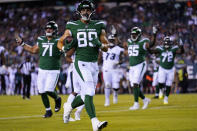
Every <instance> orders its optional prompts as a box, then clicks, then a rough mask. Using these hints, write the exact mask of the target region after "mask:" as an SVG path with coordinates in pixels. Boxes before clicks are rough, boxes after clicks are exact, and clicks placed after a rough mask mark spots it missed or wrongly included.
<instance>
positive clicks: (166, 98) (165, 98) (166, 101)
mask: <svg viewBox="0 0 197 131" xmlns="http://www.w3.org/2000/svg"><path fill="white" fill-rule="evenodd" d="M163 104H164V105H167V104H168V97H167V96H165V97H164V99H163Z"/></svg>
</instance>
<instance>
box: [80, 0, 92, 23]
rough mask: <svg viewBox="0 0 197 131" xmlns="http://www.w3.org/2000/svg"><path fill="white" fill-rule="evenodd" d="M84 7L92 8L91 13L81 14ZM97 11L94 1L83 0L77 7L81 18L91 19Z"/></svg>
mask: <svg viewBox="0 0 197 131" xmlns="http://www.w3.org/2000/svg"><path fill="white" fill-rule="evenodd" d="M82 9H90V10H91V14H87V13H86V14H81V10H82ZM94 12H95V7H94V4H93V3H92V2H90V1H89V0H83V1H82V2H81V3H80V4H79V5H78V7H77V13H78V14H79V15H80V16H81V18H82V19H83V20H85V21H88V20H90V17H91V15H92V14H93V13H94Z"/></svg>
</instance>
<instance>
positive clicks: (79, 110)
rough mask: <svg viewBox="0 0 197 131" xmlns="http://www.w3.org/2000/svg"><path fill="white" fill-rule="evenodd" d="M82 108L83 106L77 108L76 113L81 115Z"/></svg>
mask: <svg viewBox="0 0 197 131" xmlns="http://www.w3.org/2000/svg"><path fill="white" fill-rule="evenodd" d="M84 106H85V105H84V104H83V105H81V106H79V107H77V112H79V113H81V111H82V110H83V108H84Z"/></svg>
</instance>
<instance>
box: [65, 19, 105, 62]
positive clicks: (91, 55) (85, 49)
mask: <svg viewBox="0 0 197 131" xmlns="http://www.w3.org/2000/svg"><path fill="white" fill-rule="evenodd" d="M66 29H69V30H70V31H71V34H72V37H73V38H74V41H75V42H73V44H72V45H71V46H70V48H73V47H74V48H75V49H76V51H75V60H81V61H86V62H95V61H97V60H98V54H99V48H98V47H96V46H95V45H94V44H93V43H92V40H93V39H95V38H98V39H99V37H100V34H101V31H102V29H105V23H104V22H103V21H98V20H91V21H90V22H89V23H88V24H85V23H83V22H81V21H80V20H78V21H69V22H67V24H66Z"/></svg>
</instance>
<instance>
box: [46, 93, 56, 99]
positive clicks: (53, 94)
mask: <svg viewBox="0 0 197 131" xmlns="http://www.w3.org/2000/svg"><path fill="white" fill-rule="evenodd" d="M47 94H48V95H49V96H50V97H52V98H53V99H54V100H56V99H57V98H58V95H57V93H56V91H54V92H50V91H47Z"/></svg>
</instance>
